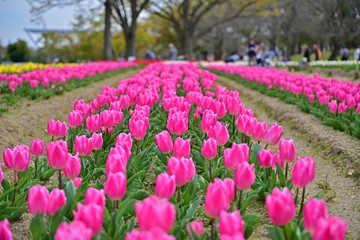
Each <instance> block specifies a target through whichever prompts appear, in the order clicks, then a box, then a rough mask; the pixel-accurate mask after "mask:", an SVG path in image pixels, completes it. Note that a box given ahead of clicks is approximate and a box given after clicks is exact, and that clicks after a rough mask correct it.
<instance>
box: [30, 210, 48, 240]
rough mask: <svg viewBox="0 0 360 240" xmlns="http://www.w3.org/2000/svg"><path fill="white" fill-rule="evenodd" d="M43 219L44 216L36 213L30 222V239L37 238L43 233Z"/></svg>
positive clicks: (44, 228) (37, 239) (36, 239)
mask: <svg viewBox="0 0 360 240" xmlns="http://www.w3.org/2000/svg"><path fill="white" fill-rule="evenodd" d="M45 230H46V227H45V221H44V217H43V216H42V215H40V214H38V213H37V214H36V215H35V216H34V217H33V219H32V220H31V223H30V232H31V236H32V239H34V240H39V239H41V237H42V236H43V235H44V234H45Z"/></svg>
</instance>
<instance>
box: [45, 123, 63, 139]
mask: <svg viewBox="0 0 360 240" xmlns="http://www.w3.org/2000/svg"><path fill="white" fill-rule="evenodd" d="M47 133H48V134H49V135H50V136H53V137H65V136H66V133H67V127H66V123H65V122H61V121H58V120H53V119H51V120H49V121H48V125H47Z"/></svg>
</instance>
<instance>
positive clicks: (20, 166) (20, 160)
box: [3, 144, 30, 172]
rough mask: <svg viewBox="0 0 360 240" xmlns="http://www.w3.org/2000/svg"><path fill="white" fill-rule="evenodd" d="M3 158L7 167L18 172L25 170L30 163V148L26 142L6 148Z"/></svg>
mask: <svg viewBox="0 0 360 240" xmlns="http://www.w3.org/2000/svg"><path fill="white" fill-rule="evenodd" d="M3 159H4V164H5V166H6V167H7V168H9V169H11V170H13V171H17V172H22V171H25V170H26V169H28V167H29V164H30V148H29V147H28V146H26V145H24V144H21V145H20V146H15V147H14V148H13V149H11V148H6V149H5V151H4V152H3Z"/></svg>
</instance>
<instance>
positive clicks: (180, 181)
mask: <svg viewBox="0 0 360 240" xmlns="http://www.w3.org/2000/svg"><path fill="white" fill-rule="evenodd" d="M167 170H168V173H169V175H175V182H176V186H182V185H184V184H186V183H188V182H190V181H191V180H192V179H193V177H194V175H195V164H194V162H193V160H192V158H189V159H187V158H183V157H182V158H180V159H177V158H175V157H171V158H170V159H169V160H168V162H167Z"/></svg>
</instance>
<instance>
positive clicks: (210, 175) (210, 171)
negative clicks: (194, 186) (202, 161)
mask: <svg viewBox="0 0 360 240" xmlns="http://www.w3.org/2000/svg"><path fill="white" fill-rule="evenodd" d="M211 165H212V161H211V160H209V178H210V182H211V181H212V179H213V176H212V166H211Z"/></svg>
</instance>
